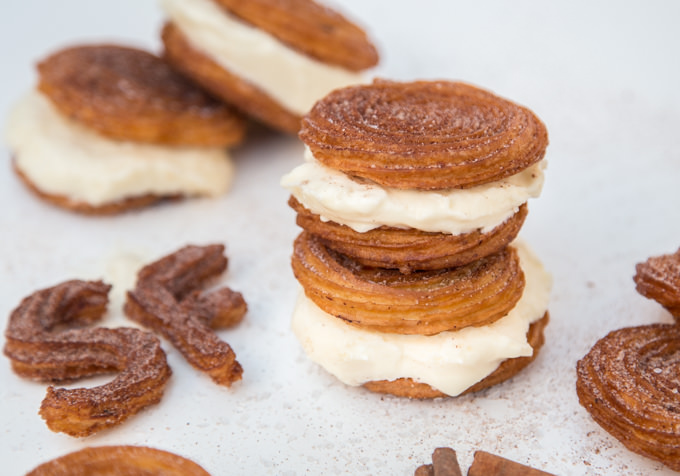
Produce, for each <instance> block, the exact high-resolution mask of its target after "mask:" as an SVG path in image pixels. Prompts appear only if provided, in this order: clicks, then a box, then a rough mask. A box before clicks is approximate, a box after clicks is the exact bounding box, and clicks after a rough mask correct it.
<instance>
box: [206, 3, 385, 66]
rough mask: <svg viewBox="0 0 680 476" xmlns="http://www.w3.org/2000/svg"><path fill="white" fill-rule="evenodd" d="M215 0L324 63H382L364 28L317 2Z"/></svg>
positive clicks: (354, 64)
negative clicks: (379, 61)
mask: <svg viewBox="0 0 680 476" xmlns="http://www.w3.org/2000/svg"><path fill="white" fill-rule="evenodd" d="M214 1H215V2H216V3H217V4H219V5H220V6H221V7H222V8H224V9H226V10H228V11H229V12H230V13H232V14H233V15H235V16H237V17H239V18H240V19H241V20H244V21H245V22H246V23H250V24H251V25H253V26H255V27H257V28H260V29H261V30H264V31H266V32H267V33H269V34H270V35H272V36H274V37H275V38H277V39H278V40H279V41H281V42H282V43H285V44H286V45H288V46H290V47H291V48H293V49H294V50H297V51H299V52H301V53H303V54H306V55H307V56H310V57H312V58H315V59H317V60H319V61H321V62H322V63H328V64H333V65H337V66H340V67H343V68H346V69H349V70H352V71H361V70H363V69H367V68H370V67H372V66H375V65H376V64H377V63H378V52H377V51H376V49H375V47H374V46H373V44H372V43H371V42H370V40H369V39H368V37H367V36H366V33H365V32H364V31H363V30H362V29H361V28H359V27H358V26H357V25H355V24H354V23H352V22H350V21H349V20H347V19H346V18H345V17H343V16H342V15H340V14H339V13H338V12H336V11H334V10H332V9H330V8H328V7H325V6H323V5H320V4H318V3H316V2H315V1H313V0H248V1H247V2H244V1H241V0H214Z"/></svg>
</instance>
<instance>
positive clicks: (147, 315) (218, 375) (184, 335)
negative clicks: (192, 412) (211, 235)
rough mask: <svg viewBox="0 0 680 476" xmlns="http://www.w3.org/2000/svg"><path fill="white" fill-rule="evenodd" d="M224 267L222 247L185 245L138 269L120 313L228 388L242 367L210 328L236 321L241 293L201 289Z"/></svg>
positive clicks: (241, 306)
mask: <svg viewBox="0 0 680 476" xmlns="http://www.w3.org/2000/svg"><path fill="white" fill-rule="evenodd" d="M226 268H227V258H226V257H225V256H224V246H223V245H208V246H186V247H184V248H182V249H180V250H178V251H176V252H175V253H172V254H170V255H168V256H165V257H163V258H161V259H160V260H158V261H156V262H154V263H151V264H149V265H147V266H145V267H144V268H142V269H141V270H140V271H139V273H138V274H137V285H136V287H135V289H133V290H132V291H129V292H128V294H127V302H126V303H125V308H124V310H125V314H126V315H127V316H128V317H129V318H130V319H132V320H134V321H137V322H139V323H140V324H142V325H144V326H146V327H148V328H150V329H153V330H155V331H157V332H159V333H161V334H162V335H163V336H165V337H166V338H167V339H168V340H169V341H170V342H171V343H172V344H173V345H174V346H175V347H176V348H177V349H178V350H179V351H180V352H181V353H182V355H183V356H184V358H185V359H186V360H187V361H188V362H189V363H190V364H191V365H192V366H194V367H195V368H196V369H198V370H201V371H202V372H205V373H207V374H208V375H210V377H211V378H212V379H213V380H214V381H215V382H216V383H218V384H220V385H226V386H230V385H231V384H232V383H233V382H235V381H237V380H240V379H241V374H242V373H243V369H242V368H241V365H240V364H239V363H238V362H237V361H236V355H235V354H234V351H233V350H232V349H231V347H230V346H229V344H227V343H226V342H224V341H223V340H221V339H220V338H219V337H218V336H217V335H216V334H215V332H214V330H213V329H214V328H217V327H225V326H230V325H234V324H236V323H238V322H240V321H241V320H242V319H243V316H244V315H245V313H246V310H247V306H246V303H245V301H244V300H243V297H242V296H241V294H240V293H237V292H234V291H232V290H230V289H229V288H226V287H225V288H220V289H219V290H216V291H212V292H203V291H201V288H202V287H203V286H205V285H206V284H207V283H208V282H209V281H210V280H212V279H214V278H216V277H218V276H219V275H220V274H222V273H223V272H224V271H225V270H226Z"/></svg>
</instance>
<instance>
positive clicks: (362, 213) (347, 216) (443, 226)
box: [281, 148, 545, 235]
mask: <svg viewBox="0 0 680 476" xmlns="http://www.w3.org/2000/svg"><path fill="white" fill-rule="evenodd" d="M544 168H545V161H544V160H542V161H540V162H538V163H536V164H534V165H532V166H531V167H528V168H527V169H525V170H523V171H522V172H520V173H518V174H515V175H512V176H510V177H506V178H504V179H502V180H499V181H497V182H492V183H489V184H484V185H479V186H477V187H473V188H468V189H448V190H437V191H422V190H403V189H396V188H390V187H383V186H381V185H379V184H377V183H375V182H372V181H369V180H365V179H356V178H351V177H349V176H348V175H347V174H345V173H343V172H340V171H338V170H335V169H331V168H329V167H326V166H324V165H322V164H321V163H320V162H319V161H317V160H316V159H315V158H314V155H313V154H312V152H311V151H310V150H309V149H308V148H307V149H306V151H305V163H303V164H301V165H299V166H298V167H296V168H295V169H293V170H292V171H291V172H290V173H288V174H287V175H284V176H283V178H282V179H281V185H282V186H283V187H284V188H286V189H288V190H289V191H290V192H291V194H292V195H293V196H294V197H295V198H296V199H297V200H298V201H299V202H300V203H301V204H302V205H304V207H305V208H307V209H308V210H310V211H311V212H313V213H315V214H317V215H319V216H320V217H321V220H323V221H333V222H335V223H340V224H342V225H347V226H349V227H350V228H352V229H353V230H355V231H357V232H360V233H363V232H366V231H369V230H372V229H374V228H378V227H380V226H381V225H387V226H393V227H397V228H416V229H418V230H423V231H429V232H441V233H450V234H453V235H459V234H462V233H470V232H472V231H475V230H481V231H482V232H484V233H486V232H488V231H491V230H492V229H493V228H495V227H496V226H498V225H500V224H502V223H504V222H505V221H506V220H507V219H508V218H510V217H511V216H512V215H514V214H515V213H517V210H518V209H519V207H520V206H521V205H522V204H523V203H525V202H526V201H527V200H528V199H530V198H535V197H538V196H539V195H540V193H541V189H542V188H543V170H544Z"/></svg>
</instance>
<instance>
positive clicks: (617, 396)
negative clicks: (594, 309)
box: [576, 324, 680, 471]
mask: <svg viewBox="0 0 680 476" xmlns="http://www.w3.org/2000/svg"><path fill="white" fill-rule="evenodd" d="M576 372H577V380H576V392H577V394H578V399H579V402H580V403H581V405H583V407H585V409H586V410H588V413H590V415H591V416H592V418H593V420H595V422H596V423H597V424H598V425H600V426H601V427H602V428H604V429H605V430H606V431H607V432H608V433H609V434H611V435H612V436H613V437H614V438H616V439H617V440H619V441H620V442H621V443H623V445H624V446H626V448H628V449H629V450H631V451H633V452H635V453H638V454H641V455H643V456H646V457H648V458H652V459H654V460H656V461H660V462H662V463H663V464H665V465H666V466H668V467H669V468H671V469H673V470H675V471H680V445H678V442H679V441H680V398H679V397H678V389H680V326H677V325H668V324H652V325H647V326H639V327H628V328H624V329H619V330H616V331H613V332H610V333H609V334H607V336H605V337H603V338H602V339H600V340H599V341H597V343H595V345H594V346H593V348H592V349H590V351H589V352H588V354H586V356H585V357H583V358H582V359H581V360H580V361H579V362H578V365H577V367H576Z"/></svg>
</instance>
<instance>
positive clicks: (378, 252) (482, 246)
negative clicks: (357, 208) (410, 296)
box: [288, 196, 528, 274]
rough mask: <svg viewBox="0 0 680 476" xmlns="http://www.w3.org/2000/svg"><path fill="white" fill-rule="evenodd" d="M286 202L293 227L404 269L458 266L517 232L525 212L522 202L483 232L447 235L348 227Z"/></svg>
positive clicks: (363, 258)
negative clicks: (295, 214) (518, 206)
mask: <svg viewBox="0 0 680 476" xmlns="http://www.w3.org/2000/svg"><path fill="white" fill-rule="evenodd" d="M288 204H289V205H290V207H291V208H292V209H293V210H295V211H296V212H297V218H296V223H297V224H298V226H300V227H301V228H302V229H304V230H306V231H308V232H310V233H312V234H314V235H316V236H317V237H318V238H319V240H320V241H321V242H322V243H323V244H324V245H325V246H327V247H328V248H330V249H333V250H335V251H337V252H339V253H342V254H344V255H347V256H349V257H351V258H353V259H355V260H356V261H357V262H359V263H360V264H362V265H364V266H375V267H379V268H395V269H399V270H400V271H401V272H402V273H404V274H408V273H410V272H412V271H415V270H434V269H442V268H452V267H455V266H463V265H466V264H469V263H471V262H473V261H475V260H478V259H481V258H483V257H485V256H488V255H490V254H493V253H496V252H498V251H500V250H501V249H503V248H504V247H505V246H506V245H508V244H509V243H510V242H511V241H512V240H513V239H514V238H515V237H516V236H517V234H518V233H519V230H520V228H521V227H522V224H523V223H524V219H525V218H526V216H527V213H528V211H527V205H526V204H524V205H522V206H521V207H520V208H519V210H518V211H517V213H515V214H514V215H513V216H512V217H510V218H509V219H507V220H506V221H505V222H504V223H502V224H500V225H498V226H497V227H496V228H494V229H493V230H491V231H489V232H487V233H482V232H481V231H480V230H476V231H473V232H470V233H464V234H461V235H451V234H447V233H429V232H425V231H421V230H417V229H415V228H406V229H404V228H394V227H389V226H381V227H379V228H376V229H373V230H370V231H367V232H364V233H359V232H357V231H354V230H353V229H352V228H350V227H348V226H345V225H340V224H338V223H334V222H332V221H323V220H321V218H320V217H319V215H316V214H314V213H312V212H311V211H309V210H308V209H306V208H305V207H304V206H303V205H302V204H301V203H300V202H298V201H297V200H296V199H295V197H293V196H291V197H290V199H289V200H288Z"/></svg>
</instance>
